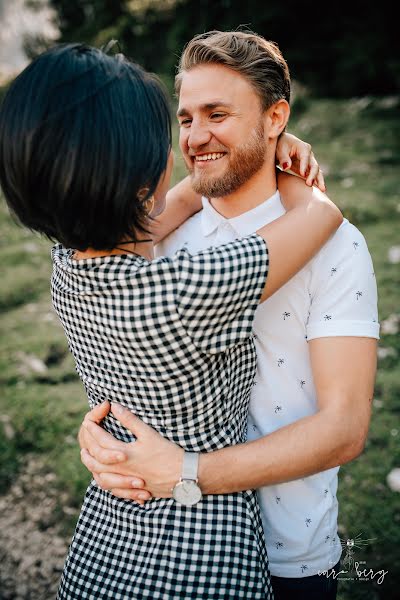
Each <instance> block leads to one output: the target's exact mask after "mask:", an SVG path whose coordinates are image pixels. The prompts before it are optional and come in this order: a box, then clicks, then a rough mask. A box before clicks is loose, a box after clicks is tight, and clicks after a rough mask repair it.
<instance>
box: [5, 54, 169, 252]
mask: <svg viewBox="0 0 400 600" xmlns="http://www.w3.org/2000/svg"><path fill="white" fill-rule="evenodd" d="M170 147H171V120H170V112H169V106H168V98H167V94H166V92H165V90H164V88H163V86H162V85H161V83H160V81H159V80H158V79H157V78H156V77H155V76H154V75H153V74H149V73H147V72H146V71H144V70H143V69H142V68H141V67H140V66H139V65H137V64H135V63H132V62H130V61H128V60H127V59H126V58H125V57H123V56H122V55H117V56H109V55H107V54H105V53H104V52H102V51H101V50H98V49H96V48H92V47H90V46H86V45H84V44H59V45H56V46H54V47H53V48H51V49H50V50H48V51H46V52H44V53H43V54H41V55H40V56H38V57H37V58H36V59H35V60H33V61H32V62H31V64H30V65H29V66H28V67H26V69H24V71H22V73H21V74H20V75H19V76H18V77H17V78H16V79H15V81H14V82H13V83H12V85H11V87H10V89H9V90H8V92H7V94H6V97H5V98H4V100H3V103H2V105H1V108H0V185H1V187H2V189H3V192H4V195H5V197H6V200H7V203H8V206H9V208H10V210H11V211H12V212H13V213H14V214H15V215H16V216H17V217H18V219H19V220H20V221H21V222H22V223H23V224H24V225H26V226H27V227H29V228H30V229H32V230H35V231H38V232H40V233H42V234H45V235H46V236H47V237H48V238H50V239H52V240H58V241H59V242H61V243H62V244H63V245H64V246H66V247H71V248H76V249H78V250H86V249H87V248H88V247H92V248H95V249H97V250H103V249H111V248H114V247H115V246H116V245H117V244H118V243H119V242H120V241H121V240H122V239H123V238H125V237H127V236H128V237H132V236H134V234H135V231H139V230H140V231H146V223H147V222H148V221H147V217H146V210H145V205H146V202H145V201H146V199H148V198H149V197H150V196H151V195H152V193H153V192H154V190H155V188H156V187H157V183H158V181H159V179H160V177H161V175H162V173H163V172H164V171H165V168H166V165H167V159H168V153H169V150H170ZM143 188H147V189H146V194H145V196H144V197H142V192H141V190H143Z"/></svg>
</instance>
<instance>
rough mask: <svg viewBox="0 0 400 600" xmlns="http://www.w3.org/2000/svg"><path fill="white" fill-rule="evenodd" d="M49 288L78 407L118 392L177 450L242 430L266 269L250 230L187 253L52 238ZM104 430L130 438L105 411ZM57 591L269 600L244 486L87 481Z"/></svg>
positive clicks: (226, 441) (198, 447)
mask: <svg viewBox="0 0 400 600" xmlns="http://www.w3.org/2000/svg"><path fill="white" fill-rule="evenodd" d="M52 256H53V263H54V270H53V277H52V295H53V303H54V307H55V309H56V311H57V313H58V315H59V316H60V319H61V321H62V323H63V326H64V328H65V332H66V334H67V337H68V342H69V346H70V349H71V351H72V353H73V354H74V357H75V360H76V366H77V370H78V373H79V375H80V377H81V379H82V380H83V382H84V385H85V388H86V391H87V394H88V398H89V403H90V406H91V407H93V406H94V405H95V404H97V403H99V402H102V401H103V400H105V399H107V400H110V401H111V402H112V401H116V402H120V403H121V404H124V405H125V406H127V407H129V408H131V409H132V411H134V413H135V414H136V415H138V416H139V417H141V418H142V419H143V420H144V421H145V422H146V423H148V424H149V425H151V426H152V427H154V428H155V429H157V430H158V431H159V432H160V433H161V434H162V435H163V436H165V437H167V438H169V439H170V440H172V441H174V442H175V443H177V444H179V445H180V446H182V447H183V448H185V449H187V450H192V451H201V452H207V451H210V450H215V449H218V448H222V447H224V446H227V445H232V444H236V443H239V442H243V441H245V436H246V421H247V408H248V401H249V394H250V389H251V386H252V384H253V380H254V375H255V366H256V353H255V348H254V345H253V340H252V323H253V317H254V313H255V310H256V308H257V305H258V301H259V298H260V294H261V291H262V289H263V286H264V283H265V277H266V273H267V269H268V253H267V249H266V246H265V243H264V241H263V239H262V238H260V237H259V236H257V235H256V234H254V235H252V236H249V237H248V238H244V239H243V240H240V241H239V240H238V241H235V242H232V243H231V244H227V245H225V246H221V247H219V248H215V249H212V250H208V251H205V252H201V253H199V254H196V255H193V256H191V255H190V254H189V253H188V251H187V250H185V249H183V250H181V251H179V252H177V253H176V254H175V255H174V256H173V257H172V258H158V259H155V260H153V261H151V262H149V261H147V260H146V259H144V258H141V257H137V256H132V255H123V256H122V255H113V256H108V257H100V258H92V259H88V260H83V261H76V260H74V259H73V251H71V250H66V249H65V248H63V247H62V246H59V245H58V246H55V247H54V249H53V252H52ZM104 426H105V429H106V430H108V431H109V432H111V433H112V434H113V435H114V436H115V437H117V438H118V439H121V440H124V441H133V439H134V438H133V436H132V434H130V433H129V432H128V431H127V430H126V429H125V428H123V427H122V426H121V425H120V424H119V422H118V421H117V420H115V418H114V417H113V416H112V415H111V416H109V417H107V419H106V420H105V423H104ZM57 598H58V599H59V600H61V599H63V600H66V599H68V600H72V599H74V600H84V599H89V598H90V599H99V598H102V599H104V598H107V599H110V600H111V599H112V600H128V599H137V600H141V599H143V598H151V599H152V600H157V599H163V600H167V599H168V600H176V599H177V598H185V599H187V600H204V599H210V600H211V599H213V600H222V599H227V598H230V599H236V600H239V599H242V598H245V599H248V600H256V599H258V598H260V599H261V598H262V599H267V598H272V591H271V587H270V583H269V573H268V564H267V555H266V549H265V545H264V534H263V529H262V525H261V519H260V514H259V508H258V505H257V501H256V497H255V494H254V492H253V491H246V492H241V493H235V494H226V495H218V496H217V495H216V496H204V497H203V499H202V501H201V502H200V503H198V504H197V505H196V506H194V507H190V508H188V507H184V506H182V505H179V504H177V503H176V502H175V501H174V500H173V499H153V500H151V501H149V502H147V503H146V504H145V505H144V506H139V505H138V504H136V503H134V502H131V501H127V500H122V499H119V498H116V497H114V496H112V495H111V493H109V492H106V491H103V490H101V489H99V488H98V487H97V485H96V484H95V482H92V483H91V484H90V485H89V488H88V490H87V493H86V496H85V500H84V503H83V506H82V510H81V514H80V518H79V521H78V524H77V527H76V531H75V534H74V537H73V540H72V543H71V547H70V551H69V554H68V557H67V561H66V564H65V567H64V572H63V575H62V579H61V583H60V587H59V591H58V596H57Z"/></svg>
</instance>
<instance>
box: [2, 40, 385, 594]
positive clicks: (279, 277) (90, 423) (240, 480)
mask: <svg viewBox="0 0 400 600" xmlns="http://www.w3.org/2000/svg"><path fill="white" fill-rule="evenodd" d="M176 92H177V96H178V99H179V107H178V112H177V117H178V121H179V127H180V134H179V144H180V149H181V152H182V155H183V158H184V161H185V164H186V166H187V168H188V171H189V176H188V177H187V178H186V179H184V180H183V181H181V182H180V183H178V184H177V185H176V186H175V187H173V188H172V189H169V182H170V176H171V172H172V168H173V159H174V157H173V152H172V150H171V124H170V113H169V101H168V98H167V95H166V93H165V91H164V89H163V87H162V85H161V83H160V82H159V80H158V79H157V78H156V77H155V76H154V75H152V74H149V73H146V72H145V71H144V70H143V69H142V68H141V67H140V66H138V65H136V64H135V63H133V62H131V61H129V60H127V59H126V58H125V57H124V56H123V55H121V54H118V55H116V56H108V55H107V54H105V53H104V52H102V51H100V50H97V49H95V48H92V47H89V46H85V45H83V44H66V45H56V46H55V47H53V48H51V49H50V50H48V51H46V52H45V53H43V54H42V55H40V56H39V57H38V58H36V59H35V60H34V61H32V63H31V64H30V65H29V66H28V67H27V68H26V69H25V70H24V71H23V72H22V73H21V74H20V75H19V76H18V77H17V79H16V80H15V82H14V83H13V84H12V86H11V87H10V89H9V91H8V93H7V95H6V98H5V100H4V101H3V104H2V107H1V109H0V184H1V187H2V189H3V191H4V194H5V197H6V199H7V202H8V205H9V207H10V210H12V212H13V213H14V214H15V215H16V216H17V217H18V218H19V220H20V221H21V222H22V223H23V224H24V225H26V226H27V227H29V228H31V229H33V230H36V231H38V232H40V233H42V234H44V235H46V236H48V237H49V238H50V239H52V240H55V241H56V242H57V243H56V245H55V246H54V247H53V250H52V259H53V275H52V298H53V304H54V307H55V310H56V312H57V313H58V315H59V317H60V320H61V322H62V325H63V327H64V329H65V333H66V336H67V338H68V344H69V347H70V350H71V352H72V353H73V355H74V358H75V361H76V368H77V371H78V374H79V376H80V378H81V379H82V381H83V384H84V386H85V389H86V393H87V396H88V400H89V404H90V408H91V410H90V411H89V412H88V414H87V415H86V417H85V419H84V422H83V424H82V427H81V429H80V433H79V441H80V445H81V448H82V450H81V455H82V460H83V462H84V464H85V465H86V466H87V468H88V469H89V470H90V471H91V472H92V473H93V480H92V482H91V483H90V485H89V487H88V490H87V493H86V495H85V499H84V502H83V505H82V509H81V514H80V517H79V520H78V523H77V526H76V530H75V534H74V537H73V540H72V542H71V546H70V549H69V553H68V557H67V560H66V563H65V567H64V572H63V575H62V578H61V582H60V586H59V590H58V595H57V598H58V600H85V599H93V600H97V599H108V600H117V599H120V600H128V599H132V600H141V599H144V598H151V599H152V600H157V599H160V600H161V599H163V600H176V599H178V598H182V599H186V600H203V599H204V600H227V599H228V598H231V599H234V600H240V599H246V600H257V599H272V598H275V600H286V599H291V600H324V599H326V600H334V599H335V598H336V585H337V583H336V581H337V580H336V578H333V577H332V578H326V577H324V576H321V575H319V573H320V572H322V571H327V570H332V569H336V570H338V569H339V561H340V555H341V546H340V542H339V539H338V535H337V516H338V503H337V499H336V491H337V481H338V478H337V475H338V468H339V466H340V465H341V464H344V463H346V462H348V461H350V460H352V459H354V458H355V457H356V456H358V455H359V454H360V452H362V450H363V447H364V443H365V439H366V436H367V433H368V427H369V420H370V411H371V401H372V393H373V386H374V379H375V368H376V340H377V339H378V337H379V324H378V315H377V292H376V284H375V279H374V272H373V265H372V261H371V257H370V254H369V252H368V248H367V245H366V242H365V240H364V238H363V236H362V234H361V233H360V232H359V231H358V230H357V229H356V228H355V227H354V226H353V225H352V224H350V223H349V222H348V221H347V220H345V219H343V217H342V215H341V213H340V211H339V209H338V208H337V207H336V206H335V205H334V204H333V203H332V202H331V201H330V200H329V199H328V198H327V196H326V195H325V194H324V191H325V187H324V180H323V176H322V173H321V171H320V169H319V166H318V163H317V161H316V159H315V157H314V155H313V153H312V152H311V148H310V146H309V145H308V144H305V143H304V142H301V141H300V140H298V139H297V138H295V137H294V136H291V135H290V134H287V133H285V129H286V126H287V122H288V119H289V114H290V107H289V102H290V75H289V69H288V66H287V64H286V61H285V60H284V58H283V56H282V54H281V52H280V50H279V48H278V47H277V45H276V44H274V43H272V42H269V41H266V40H265V39H264V38H263V37H261V36H259V35H257V34H254V33H252V32H249V31H247V32H242V31H235V32H219V31H211V32H208V33H205V34H200V35H198V36H196V37H195V38H193V39H192V40H191V41H190V42H189V43H188V44H187V46H186V47H185V48H184V51H183V53H182V56H181V58H180V62H179V68H178V73H177V76H176ZM277 164H278V165H280V166H281V169H277V168H276V165H277ZM285 170H290V171H291V172H292V173H295V174H297V176H295V175H294V174H289V173H285V172H283V171H285ZM304 180H305V181H304ZM66 401H68V399H66Z"/></svg>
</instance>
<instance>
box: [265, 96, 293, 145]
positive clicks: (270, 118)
mask: <svg viewBox="0 0 400 600" xmlns="http://www.w3.org/2000/svg"><path fill="white" fill-rule="evenodd" d="M289 116H290V106H289V103H288V102H287V101H286V100H284V99H283V98H281V100H278V102H275V104H273V105H272V106H270V107H269V109H268V110H266V111H265V120H264V122H265V132H266V134H267V136H268V137H269V138H271V139H273V138H278V137H279V136H280V134H281V133H282V131H284V129H285V127H286V125H287V122H288V120H289Z"/></svg>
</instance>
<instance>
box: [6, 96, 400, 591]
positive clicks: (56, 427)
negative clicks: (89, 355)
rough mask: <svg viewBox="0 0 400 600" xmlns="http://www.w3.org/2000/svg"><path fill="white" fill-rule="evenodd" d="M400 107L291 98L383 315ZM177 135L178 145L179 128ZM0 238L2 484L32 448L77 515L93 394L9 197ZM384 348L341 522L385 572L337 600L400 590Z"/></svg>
mask: <svg viewBox="0 0 400 600" xmlns="http://www.w3.org/2000/svg"><path fill="white" fill-rule="evenodd" d="M399 110H400V103H399V98H384V99H377V98H372V97H371V98H369V97H368V98H361V99H354V100H346V101H338V100H318V101H313V100H311V99H310V98H307V96H302V97H298V98H297V99H295V102H294V106H293V111H292V121H291V126H290V128H289V129H290V131H292V132H293V133H295V134H297V135H299V136H300V137H302V138H304V139H306V140H307V141H310V142H311V143H312V144H313V148H314V151H315V154H316V156H317V157H318V160H319V162H320V163H321V164H322V165H323V167H324V170H325V173H326V180H327V185H328V192H329V195H330V196H331V198H332V199H333V200H334V201H335V202H336V203H337V204H338V205H339V206H340V207H341V208H342V209H343V211H344V213H345V215H346V216H347V217H349V218H350V220H351V221H352V222H353V223H354V224H355V225H357V226H358V227H359V228H360V229H361V231H362V232H363V234H364V235H365V237H366V239H367V242H368V245H369V248H370V251H371V254H372V257H373V261H374V266H375V271H376V276H377V284H378V290H379V314H380V321H381V322H383V321H384V320H385V319H387V318H388V317H389V316H390V315H392V314H395V313H397V314H398V313H399V305H398V296H399V289H400V285H399V284H400V282H399V271H400V269H399V265H398V264H391V263H390V261H389V259H388V255H389V250H390V248H391V247H392V246H396V245H400V239H399V230H400V229H399V225H400V198H399V192H398V170H399V166H400V119H399V118H398V117H399ZM174 140H175V142H174V144H175V146H176V130H175V131H174ZM176 156H177V160H176V169H175V174H174V180H177V179H178V178H179V177H180V176H182V175H183V174H184V167H183V162H182V160H181V159H180V158H179V151H178V150H177V151H176ZM0 233H1V236H0V248H1V252H2V265H3V275H2V280H1V283H0V307H1V309H2V316H1V327H2V334H3V335H2V337H1V341H0V382H1V385H2V393H1V394H0V417H1V418H0V430H1V429H3V431H2V432H0V489H1V491H3V492H4V491H5V490H6V489H7V487H8V486H9V485H10V483H11V482H12V481H13V480H14V479H15V477H16V475H17V473H18V469H19V468H20V466H21V464H23V462H24V460H25V459H26V457H27V456H28V454H31V453H37V454H40V455H41V456H42V457H44V458H45V460H46V463H47V465H48V468H49V470H51V471H53V472H55V473H56V475H57V481H56V485H57V486H59V488H60V489H62V490H63V491H65V492H67V494H68V497H69V505H70V506H72V507H75V508H76V510H78V507H79V505H80V503H81V500H82V497H83V493H84V490H85V488H86V485H87V483H88V481H89V476H88V474H87V473H86V470H85V469H84V468H83V467H82V466H81V463H80V460H79V452H78V446H77V443H76V434H77V431H78V427H79V424H80V422H81V420H82V417H83V415H84V413H85V412H86V410H87V401H86V398H85V394H84V392H83V388H82V386H81V384H80V382H79V380H78V378H77V375H76V372H75V368H74V364H73V361H72V358H71V356H70V355H69V353H68V351H67V346H66V341H65V337H64V333H63V331H62V329H61V327H60V325H59V323H58V321H57V318H56V317H55V315H54V313H53V311H52V308H51V304H50V293H49V277H50V269H51V266H50V257H49V252H50V243H49V242H47V241H45V240H42V239H39V238H38V237H37V236H36V235H34V234H32V233H31V232H28V231H26V230H24V229H22V228H20V227H18V226H17V225H16V224H15V223H14V222H13V220H12V219H11V218H10V216H9V215H8V211H7V209H6V206H5V203H4V202H1V204H0ZM380 346H381V348H386V349H389V354H388V356H386V358H383V359H382V360H380V363H379V369H378V375H377V380H376V387H375V397H374V414H373V418H372V423H371V429H370V434H369V438H368V442H367V446H366V449H365V451H364V453H363V454H362V456H361V457H359V458H358V459H357V460H355V461H353V462H352V463H350V464H348V465H345V466H344V467H342V469H341V471H340V484H339V502H340V519H339V524H340V535H341V537H342V538H343V539H344V540H346V539H347V538H351V537H355V536H356V535H357V534H359V533H361V534H362V538H363V539H371V538H372V539H374V541H373V542H370V543H368V545H366V546H365V547H364V548H362V549H361V550H357V553H356V556H357V557H358V558H359V559H360V560H364V561H365V562H366V564H365V565H363V567H368V570H369V569H370V568H371V569H373V571H374V572H375V573H376V572H377V571H379V570H381V569H385V570H386V571H388V574H387V575H386V576H385V579H384V582H383V583H382V584H380V585H379V584H378V583H377V577H375V578H374V580H373V581H357V580H355V579H353V580H350V581H341V582H340V586H339V590H340V591H339V600H350V599H352V600H358V599H363V600H377V599H381V598H382V599H383V598H384V599H385V600H391V599H392V598H393V599H394V598H395V597H397V586H398V583H399V581H398V580H396V577H398V575H396V573H397V574H398V573H400V559H399V553H398V547H399V543H400V528H399V524H400V503H399V494H398V493H396V492H393V491H391V490H390V489H389V488H388V486H387V483H386V477H387V474H388V473H389V472H390V470H391V469H392V468H395V467H399V466H400V455H399V454H400V453H399V443H398V442H399V438H400V423H399V412H400V373H399V353H400V341H399V336H398V335H396V334H383V335H382V338H381V341H380ZM76 514H77V513H76ZM76 514H72V516H71V515H70V511H68V515H70V516H68V515H67V516H66V515H65V513H64V512H63V511H62V507H61V506H60V507H59V516H60V519H62V525H63V527H64V529H65V530H66V531H67V532H69V533H70V532H71V531H72V527H73V525H74V522H75V519H76Z"/></svg>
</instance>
